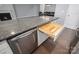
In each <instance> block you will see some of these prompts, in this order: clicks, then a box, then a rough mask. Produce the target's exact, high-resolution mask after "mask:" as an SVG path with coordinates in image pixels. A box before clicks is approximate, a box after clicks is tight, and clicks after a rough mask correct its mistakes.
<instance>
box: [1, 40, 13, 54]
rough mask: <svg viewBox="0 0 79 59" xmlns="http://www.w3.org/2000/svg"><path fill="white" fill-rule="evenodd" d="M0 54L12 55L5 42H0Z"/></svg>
mask: <svg viewBox="0 0 79 59" xmlns="http://www.w3.org/2000/svg"><path fill="white" fill-rule="evenodd" d="M0 54H13V52H12V50H11V48H10V47H9V45H8V43H7V41H6V40H5V41H1V42H0Z"/></svg>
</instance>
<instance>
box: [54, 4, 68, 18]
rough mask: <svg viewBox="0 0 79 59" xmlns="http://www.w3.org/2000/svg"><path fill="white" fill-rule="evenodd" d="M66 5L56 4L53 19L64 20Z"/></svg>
mask: <svg viewBox="0 0 79 59" xmlns="http://www.w3.org/2000/svg"><path fill="white" fill-rule="evenodd" d="M67 9H68V4H56V9H55V17H60V18H62V19H65V16H66V12H67Z"/></svg>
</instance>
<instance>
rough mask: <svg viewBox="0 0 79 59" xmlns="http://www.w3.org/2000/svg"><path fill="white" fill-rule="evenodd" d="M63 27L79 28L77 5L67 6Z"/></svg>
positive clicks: (78, 9) (78, 7) (78, 8)
mask: <svg viewBox="0 0 79 59" xmlns="http://www.w3.org/2000/svg"><path fill="white" fill-rule="evenodd" d="M64 26H65V27H67V28H71V29H76V28H77V27H79V4H71V5H69V8H68V11H67V15H66V20H65V23H64Z"/></svg>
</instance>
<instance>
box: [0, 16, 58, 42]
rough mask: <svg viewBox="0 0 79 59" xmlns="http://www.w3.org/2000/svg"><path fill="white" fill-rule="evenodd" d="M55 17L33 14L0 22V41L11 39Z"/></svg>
mask: <svg viewBox="0 0 79 59" xmlns="http://www.w3.org/2000/svg"><path fill="white" fill-rule="evenodd" d="M56 19H57V18H55V17H39V16H34V17H24V18H17V19H16V20H9V21H3V22H0V41H2V40H5V39H11V38H13V37H15V36H17V35H20V34H22V33H24V32H27V31H29V30H32V29H34V28H36V27H37V26H40V25H42V24H46V23H48V22H51V21H53V20H56Z"/></svg>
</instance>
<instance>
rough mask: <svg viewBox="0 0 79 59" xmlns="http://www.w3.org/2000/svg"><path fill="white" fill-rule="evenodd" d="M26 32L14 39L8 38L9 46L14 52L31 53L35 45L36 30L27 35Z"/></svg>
mask: <svg viewBox="0 0 79 59" xmlns="http://www.w3.org/2000/svg"><path fill="white" fill-rule="evenodd" d="M27 34H28V33H26V34H24V35H23V36H21V35H20V36H18V37H17V38H15V39H12V40H9V44H10V47H11V48H12V50H13V52H14V53H17V54H18V53H21V54H22V53H23V54H26V53H32V52H33V50H34V49H35V48H36V47H37V31H36V30H35V31H32V32H31V33H30V34H29V35H27Z"/></svg>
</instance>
